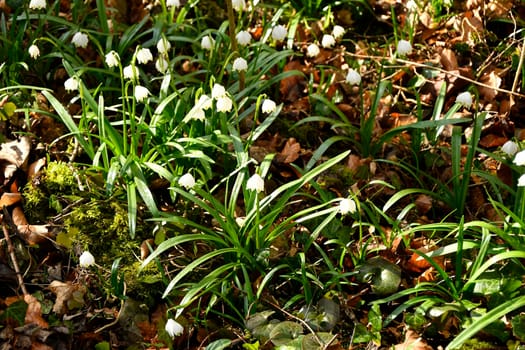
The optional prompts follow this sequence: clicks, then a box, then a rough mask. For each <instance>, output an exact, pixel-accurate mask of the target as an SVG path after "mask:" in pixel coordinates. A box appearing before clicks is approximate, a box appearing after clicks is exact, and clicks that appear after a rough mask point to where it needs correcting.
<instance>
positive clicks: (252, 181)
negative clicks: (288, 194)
mask: <svg viewBox="0 0 525 350" xmlns="http://www.w3.org/2000/svg"><path fill="white" fill-rule="evenodd" d="M246 189H247V190H249V191H255V192H257V193H259V192H262V191H264V180H263V178H262V177H261V176H260V175H259V174H253V175H252V176H251V177H250V178H249V179H248V181H247V182H246Z"/></svg>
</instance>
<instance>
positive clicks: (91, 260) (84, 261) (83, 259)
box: [78, 250, 95, 267]
mask: <svg viewBox="0 0 525 350" xmlns="http://www.w3.org/2000/svg"><path fill="white" fill-rule="evenodd" d="M78 264H79V265H80V266H82V267H89V266H91V265H94V264H95V257H94V256H93V254H91V253H90V252H88V251H87V250H86V251H84V252H83V253H82V255H80V257H79V258H78Z"/></svg>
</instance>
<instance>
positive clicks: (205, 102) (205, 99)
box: [196, 95, 213, 111]
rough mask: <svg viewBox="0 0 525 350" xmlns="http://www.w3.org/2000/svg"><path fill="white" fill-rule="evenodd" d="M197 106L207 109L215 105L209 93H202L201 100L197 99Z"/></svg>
mask: <svg viewBox="0 0 525 350" xmlns="http://www.w3.org/2000/svg"><path fill="white" fill-rule="evenodd" d="M196 106H198V107H199V108H202V109H203V110H205V111H207V110H208V109H210V108H211V107H212V106H213V100H212V99H211V98H210V96H208V95H201V97H199V100H198V101H197V104H196Z"/></svg>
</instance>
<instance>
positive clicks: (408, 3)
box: [405, 0, 417, 12]
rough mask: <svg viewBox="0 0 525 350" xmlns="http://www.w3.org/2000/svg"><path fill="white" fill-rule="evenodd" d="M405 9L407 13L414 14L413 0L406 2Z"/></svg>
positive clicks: (415, 9)
mask: <svg viewBox="0 0 525 350" xmlns="http://www.w3.org/2000/svg"><path fill="white" fill-rule="evenodd" d="M405 7H406V9H407V11H408V12H415V11H417V4H416V2H415V1H414V0H408V1H407V3H406V5H405Z"/></svg>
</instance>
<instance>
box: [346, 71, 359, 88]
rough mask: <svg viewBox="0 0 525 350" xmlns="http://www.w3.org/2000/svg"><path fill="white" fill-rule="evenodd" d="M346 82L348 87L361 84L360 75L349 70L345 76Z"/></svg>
mask: <svg viewBox="0 0 525 350" xmlns="http://www.w3.org/2000/svg"><path fill="white" fill-rule="evenodd" d="M346 82H347V83H348V84H350V85H359V84H361V74H359V73H358V72H357V71H356V70H355V69H353V68H350V69H349V70H348V73H347V74H346Z"/></svg>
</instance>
